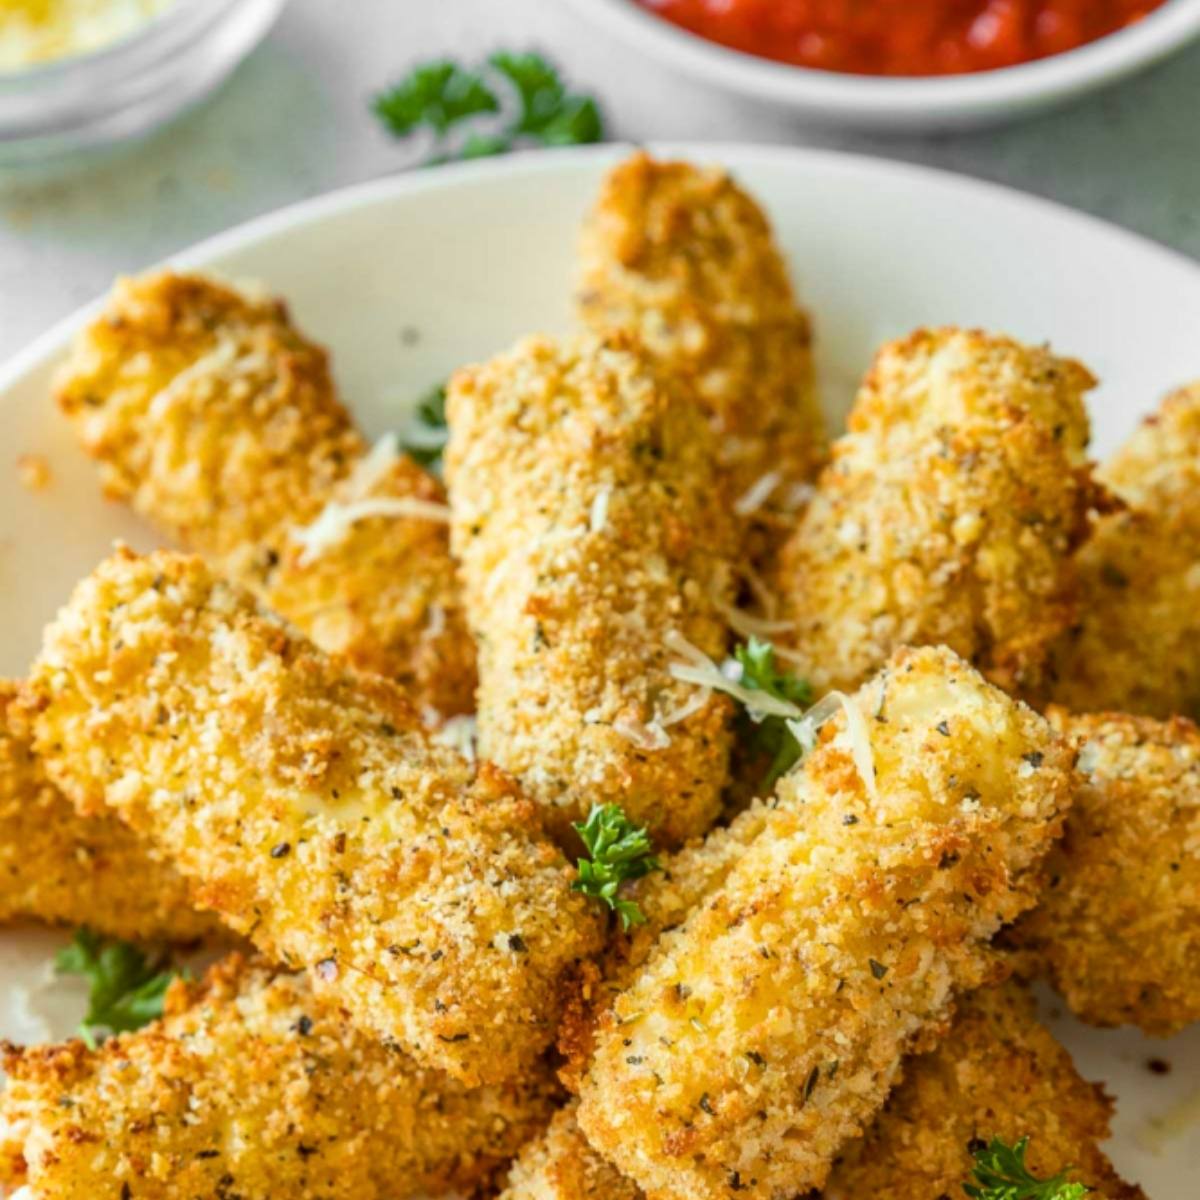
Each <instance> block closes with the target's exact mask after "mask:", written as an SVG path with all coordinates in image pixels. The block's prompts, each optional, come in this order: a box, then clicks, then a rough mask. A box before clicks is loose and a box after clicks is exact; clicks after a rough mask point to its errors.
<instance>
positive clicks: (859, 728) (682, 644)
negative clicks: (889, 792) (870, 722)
mask: <svg viewBox="0 0 1200 1200" xmlns="http://www.w3.org/2000/svg"><path fill="white" fill-rule="evenodd" d="M665 641H666V644H667V648H668V649H670V650H674V651H675V652H676V653H678V654H681V655H683V656H684V657H685V658H686V659H687V661H686V662H674V663H671V664H670V666H669V668H668V670H669V671H670V673H671V677H672V678H673V679H678V680H680V681H681V682H683V683H693V684H695V685H696V686H698V687H701V688H703V689H704V692H703V697H704V699H707V697H708V695H709V693H710V691H714V690H715V691H720V692H725V693H726V694H727V695H730V696H732V697H733V698H734V699H735V700H737V701H738V702H739V703H740V704H741V705H742V706H743V707H744V708H745V710H746V714H747V716H749V717H750V719H751V720H752V721H761V720H763V719H764V718H765V717H782V718H783V719H784V720H785V721H786V722H787V727H788V729H789V730H790V731H791V734H792V736H793V737H794V738H795V739H796V741H797V742H799V743H800V745H801V747H803V749H804V752H805V754H807V753H808V752H809V751H810V750H811V749H812V748H813V747H814V746H815V745H816V744H817V733H818V731H819V730H820V728H821V726H822V725H824V724H825V722H826V721H828V720H829V719H830V718H831V717H834V716H836V715H837V712H838V709H839V708H840V709H841V710H842V711H843V712H844V713H845V714H846V730H845V732H846V737H847V739H848V740H849V743H850V756H851V758H852V759H853V760H854V768H855V770H856V771H857V772H858V775H859V778H860V779H861V780H862V781H863V785H864V786H865V787H866V789H867V795H868V796H870V797H871V799H872V800H878V799H879V792H878V790H877V788H876V783H875V755H874V752H873V750H872V749H871V735H870V731H869V730H868V729H867V722H866V718H864V717H863V715H862V713H861V712H860V711H859V708H858V705H857V704H855V703H854V701H853V700H852V699H851V698H850V697H849V696H847V695H845V693H843V692H830V693H829V694H828V695H826V696H823V697H822V698H821V699H820V700H818V701H817V703H816V704H814V705H813V706H812V707H811V708H810V709H808V710H807V711H805V710H804V709H802V708H801V707H800V706H799V705H798V704H793V703H791V701H789V700H781V699H779V698H778V697H777V696H771V695H769V694H768V693H766V692H763V691H760V690H758V689H757V688H746V687H742V685H741V682H740V681H741V678H742V666H741V663H739V662H737V661H736V660H735V659H726V660H725V662H723V663H722V664H721V665H720V666H718V665H717V664H716V663H715V662H713V660H712V659H711V658H709V657H708V655H707V654H705V653H704V651H703V650H701V649H700V648H699V647H697V646H693V645H692V643H691V642H689V641H688V640H687V638H685V637H684V636H683V635H682V634H681V633H679V632H678V631H676V630H672V631H671V632H670V633H669V634H667V636H666V639H665ZM777 653H778V652H777Z"/></svg>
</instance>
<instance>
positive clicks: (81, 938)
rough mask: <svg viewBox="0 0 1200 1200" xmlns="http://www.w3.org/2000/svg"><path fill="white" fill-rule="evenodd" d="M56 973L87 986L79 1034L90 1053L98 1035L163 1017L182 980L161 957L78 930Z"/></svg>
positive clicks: (124, 1030) (61, 954)
mask: <svg viewBox="0 0 1200 1200" xmlns="http://www.w3.org/2000/svg"><path fill="white" fill-rule="evenodd" d="M54 967H55V970H56V971H58V973H59V974H60V975H82V976H83V977H84V978H85V979H87V981H88V983H89V985H90V990H89V994H88V1011H87V1015H86V1016H85V1017H84V1018H83V1021H82V1022H81V1024H80V1026H79V1034H80V1036H81V1037H82V1038H83V1040H84V1041H85V1042H86V1043H87V1045H88V1047H89V1048H91V1049H93V1050H94V1049H95V1048H96V1044H97V1042H98V1040H99V1039H98V1038H97V1036H96V1034H97V1030H106V1031H107V1032H109V1033H127V1032H129V1031H131V1030H134V1029H141V1028H142V1026H143V1025H148V1024H149V1023H150V1022H151V1021H154V1020H157V1019H158V1018H159V1017H161V1016H162V1012H163V997H164V996H165V995H166V991H167V987H168V985H169V984H170V982H171V980H172V979H174V978H175V977H176V976H177V975H179V974H180V972H179V971H178V970H176V969H175V968H174V967H172V966H170V964H169V963H168V962H167V960H166V958H165V957H163V956H162V955H147V954H146V953H145V952H144V951H142V950H140V949H139V948H138V947H137V946H134V945H133V944H132V943H130V942H123V941H119V940H116V939H113V940H108V939H104V938H101V937H100V936H99V935H98V934H95V933H93V932H92V931H91V930H90V929H86V928H83V929H78V930H76V932H75V937H74V940H73V941H72V942H71V944H70V945H69V946H65V947H64V948H63V949H62V950H60V951H59V952H58V954H57V955H56V956H55V959H54Z"/></svg>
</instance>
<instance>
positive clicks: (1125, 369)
mask: <svg viewBox="0 0 1200 1200" xmlns="http://www.w3.org/2000/svg"><path fill="white" fill-rule="evenodd" d="M654 149H655V150H656V151H660V152H662V153H665V154H676V155H679V156H681V157H687V158H690V159H693V160H695V161H699V162H713V161H715V162H721V163H724V164H726V165H727V166H729V167H730V168H731V169H732V170H733V171H734V172H735V173H736V174H737V176H738V178H739V179H740V180H741V181H742V182H743V183H744V184H745V185H746V186H747V187H749V188H750V189H751V190H752V191H753V192H754V193H755V194H756V195H757V196H758V197H759V198H760V199H761V201H762V202H763V204H764V205H765V206H766V207H767V209H768V211H769V213H770V216H771V218H772V221H773V223H774V225H775V228H776V232H777V235H778V238H779V241H780V244H781V246H782V247H783V249H784V252H785V254H786V255H787V258H788V261H789V263H790V265H791V268H792V272H793V274H794V276H795V279H796V282H797V285H798V287H799V290H800V293H801V295H802V297H803V299H804V301H805V303H806V304H808V305H809V306H810V307H811V308H812V310H813V312H814V314H815V317H816V330H817V349H818V354H817V365H818V372H819V375H820V381H821V387H822V393H823V398H824V399H825V401H826V404H827V406H828V408H829V410H830V416H831V418H832V419H833V420H834V421H835V422H836V421H838V419H839V417H840V413H841V411H842V410H843V409H844V401H845V397H846V396H847V394H848V392H849V390H850V388H851V387H852V386H853V381H854V380H856V379H857V378H858V377H859V376H860V375H861V374H862V372H863V370H864V368H865V367H866V365H867V362H868V360H869V357H870V354H871V352H872V350H873V349H874V348H875V346H876V345H877V344H878V342H880V341H881V340H883V339H884V338H888V337H892V336H895V335H897V334H900V333H902V332H904V331H906V330H908V329H911V328H913V327H914V326H917V325H922V324H940V323H945V322H957V323H960V324H965V325H980V326H984V327H988V328H992V329H997V330H1004V331H1007V332H1010V333H1012V334H1014V335H1016V336H1017V337H1021V338H1023V339H1026V340H1029V341H1041V340H1049V341H1051V342H1052V343H1053V345H1054V347H1055V349H1056V350H1058V351H1060V352H1062V353H1068V354H1074V355H1078V356H1079V357H1081V358H1083V359H1084V360H1085V361H1086V362H1087V363H1088V364H1089V365H1090V366H1091V367H1092V368H1093V369H1094V370H1095V371H1096V372H1097V374H1099V376H1100V377H1101V380H1102V386H1101V387H1100V388H1099V389H1098V390H1097V391H1096V392H1095V393H1094V396H1093V397H1092V402H1091V405H1090V407H1091V414H1092V420H1093V428H1094V432H1095V438H1094V443H1095V449H1096V452H1097V453H1098V454H1101V455H1103V454H1106V453H1108V452H1109V451H1110V450H1111V449H1112V448H1113V447H1114V446H1115V445H1116V444H1117V443H1118V442H1119V441H1120V440H1121V439H1122V438H1124V437H1125V436H1126V434H1128V433H1129V432H1130V430H1131V429H1132V428H1133V427H1134V425H1135V424H1136V422H1137V420H1138V419H1139V417H1141V416H1142V415H1143V414H1144V413H1146V412H1148V411H1149V410H1151V409H1152V408H1153V407H1154V406H1155V405H1156V404H1157V403H1158V400H1159V398H1160V396H1161V395H1162V393H1163V392H1165V391H1166V390H1167V389H1168V388H1171V387H1173V386H1176V385H1178V384H1180V383H1183V382H1184V381H1185V380H1187V379H1191V378H1196V377H1198V376H1200V342H1198V341H1197V338H1196V330H1197V329H1200V267H1197V266H1196V264H1194V263H1192V262H1190V261H1188V260H1187V259H1184V258H1182V257H1181V256H1179V255H1175V254H1172V253H1171V252H1170V251H1167V250H1164V249H1162V248H1161V247H1159V246H1155V245H1154V244H1152V243H1150V242H1147V241H1145V240H1143V239H1141V238H1138V237H1135V236H1134V235H1132V234H1128V233H1124V232H1122V231H1121V230H1119V229H1115V228H1113V227H1112V226H1109V225H1105V224H1103V223H1102V222H1100V221H1097V220H1095V219H1093V218H1091V217H1086V216H1082V215H1080V214H1078V213H1073V212H1071V211H1069V210H1067V209H1064V208H1060V207H1058V206H1056V205H1053V204H1050V203H1048V202H1046V201H1043V200H1036V199H1033V198H1031V197H1028V196H1022V195H1019V194H1018V193H1015V192H1010V191H1007V190H1005V189H1003V188H999V187H995V186H993V185H989V184H982V183H977V182H974V181H972V180H967V179H961V178H958V177H956V176H953V175H946V174H942V173H939V172H934V171H929V170H925V169H922V168H918V167H911V166H905V165H901V164H895V163H883V162H879V161H876V160H873V159H867V158H857V157H851V156H845V155H837V154H829V153H818V152H813V151H804V152H802V151H796V150H789V149H783V148H750V147H744V146H742V147H738V146H695V145H693V146H666V147H661V148H659V147H655V148H654ZM627 151H628V148H623V147H612V146H604V147H595V148H588V149H583V150H559V151H539V152H537V153H535V154H531V155H521V156H514V157H509V158H506V159H501V160H491V161H488V162H479V163H468V164H463V165H457V166H452V167H444V168H438V169H430V170H425V171H417V172H412V173H409V174H405V175H401V176H398V177H395V178H390V179H383V180H379V181H377V182H373V183H369V184H365V185H362V186H359V187H355V188H350V189H347V190H345V191H341V192H336V193H334V194H332V195H329V196H323V197H320V198H318V199H314V200H306V201H304V202H303V203H301V204H298V205H296V206H294V207H292V208H288V209H285V210H283V211H282V212H278V213H274V214H271V215H270V216H266V217H263V218H260V219H259V220H256V221H253V222H251V223H250V224H249V225H245V226H242V227H241V228H239V229H236V230H233V231H232V232H230V233H226V234H223V235H221V236H220V237H218V238H215V239H213V240H211V241H208V242H205V243H203V244H202V245H200V246H197V247H194V248H193V249H191V250H189V251H187V252H186V253H185V254H182V255H180V256H179V258H178V259H177V260H176V261H177V263H178V264H179V265H181V266H187V267H193V268H213V269H216V270H218V271H220V272H223V273H225V274H227V275H231V276H234V277H241V278H249V279H258V280H261V281H262V282H263V283H264V284H266V285H267V286H268V287H269V288H271V289H272V290H273V291H276V292H278V293H279V294H280V295H282V296H283V297H285V298H286V299H287V301H288V304H289V307H290V308H291V309H292V312H293V313H294V315H295V318H296V320H297V321H298V323H299V324H300V326H301V327H302V328H303V329H304V330H305V331H307V332H308V333H309V334H311V335H312V336H313V337H314V338H317V339H319V340H320V341H322V342H324V343H325V344H327V345H329V346H330V347H331V348H332V350H333V370H334V375H335V377H336V379H337V381H338V385H339V387H340V388H341V390H342V393H343V395H344V396H345V398H346V402H347V403H348V404H349V405H350V407H351V408H352V410H353V412H354V414H355V416H356V417H357V418H358V419H359V420H360V422H361V423H362V425H363V427H364V429H365V430H366V431H367V432H368V433H369V434H370V435H372V436H378V435H380V434H381V433H383V432H384V431H386V430H389V429H396V428H397V427H399V425H400V424H402V423H403V421H404V419H405V416H406V415H407V412H408V411H410V410H411V407H412V405H413V403H414V402H415V401H416V399H417V397H419V396H420V395H421V393H423V392H424V391H425V390H426V389H427V388H428V386H429V385H430V384H431V383H433V382H435V381H437V380H440V379H443V378H445V376H446V375H447V373H448V372H449V371H450V370H452V369H453V368H454V367H456V366H458V365H460V364H462V363H463V362H466V361H469V360H474V359H478V358H480V357H482V356H486V355H489V354H491V353H493V352H495V351H496V350H498V349H500V348H502V347H504V346H506V345H508V344H509V343H511V342H512V341H513V340H514V339H515V338H517V337H518V336H520V335H521V334H523V333H528V332H530V331H533V330H537V329H546V330H550V331H554V330H557V329H560V328H563V327H566V326H567V325H568V324H569V321H570V305H569V297H570V292H571V285H572V280H573V274H574V270H575V261H574V255H575V244H576V235H577V230H578V225H579V221H580V218H581V217H582V215H583V212H584V210H585V208H586V207H587V206H588V205H589V204H590V203H591V201H592V198H593V197H594V195H595V192H596V188H597V185H598V183H599V180H600V176H601V173H602V172H603V171H604V169H605V168H606V167H607V166H609V165H610V164H611V163H612V162H613V161H615V160H616V159H617V158H618V157H619V156H620V155H622V154H625V153H627ZM93 314H94V306H93V307H90V308H89V309H86V310H84V311H82V312H80V313H77V314H75V316H73V317H71V318H70V319H69V320H67V321H64V322H63V323H61V324H60V325H58V326H57V327H56V328H54V329H52V330H51V331H50V332H48V333H47V334H45V335H44V336H43V337H42V338H40V339H39V340H38V341H37V342H35V343H34V344H33V345H32V346H30V347H29V348H28V349H27V350H25V351H24V352H23V353H21V354H20V355H18V356H17V358H16V359H14V360H13V361H11V362H10V363H8V364H6V365H5V366H3V367H0V428H2V429H3V432H4V451H3V453H4V456H5V457H4V458H3V459H2V460H0V468H2V469H0V674H4V675H11V676H19V675H20V674H22V673H23V672H24V671H25V670H27V668H28V664H29V661H30V658H31V657H32V655H33V653H34V651H35V649H36V647H37V646H38V644H39V642H40V640H41V627H42V625H43V623H44V622H45V621H46V620H47V619H49V617H50V616H51V614H52V613H53V612H54V611H55V609H56V607H57V606H58V605H59V604H61V603H63V601H64V600H65V599H66V597H67V595H68V593H69V591H70V589H71V587H72V586H73V584H74V583H75V582H76V581H77V580H78V579H79V578H80V577H81V576H83V575H84V574H85V573H86V572H87V571H89V570H90V569H91V568H92V567H93V566H95V564H96V563H97V562H98V561H99V560H100V558H102V557H103V556H104V555H105V554H106V553H107V552H108V550H109V548H110V546H111V544H112V540H113V539H114V538H117V537H122V538H125V539H126V540H127V541H129V542H130V543H131V544H133V545H135V546H137V547H139V548H149V547H150V546H153V545H154V544H155V541H156V539H155V537H154V536H153V534H152V533H151V532H150V531H149V530H148V529H147V528H146V527H145V526H144V525H142V524H141V523H140V522H139V521H138V520H137V519H136V518H135V517H134V516H133V515H132V514H131V513H130V512H129V511H128V510H127V509H125V508H124V507H122V506H120V505H116V504H105V503H103V502H102V501H100V499H99V485H98V481H97V477H96V470H95V464H94V463H92V462H90V461H88V459H87V458H86V457H85V456H84V455H83V453H82V451H81V450H80V449H79V447H78V445H77V443H76V439H75V438H74V436H73V435H72V432H71V430H70V429H69V428H68V426H67V423H66V421H65V419H64V418H63V417H62V415H61V414H60V413H59V412H58V411H57V410H56V408H55V406H54V404H53V402H52V401H51V399H50V394H49V382H50V375H51V372H52V369H53V367H54V365H55V364H56V363H57V362H58V361H59V359H60V358H61V356H62V354H63V352H64V350H65V348H66V346H67V344H68V342H69V340H70V338H71V337H72V335H73V334H74V333H75V331H76V330H77V329H78V328H79V327H80V326H81V325H82V324H83V322H84V321H85V320H87V319H88V318H89V316H91V315H93ZM22 453H32V454H38V455H41V456H43V457H44V458H45V459H46V461H47V463H48V465H49V466H50V468H51V471H52V476H53V478H52V482H51V484H50V486H49V487H47V488H46V489H45V490H44V491H40V492H30V491H27V490H25V489H24V488H22V486H21V485H20V483H19V481H18V473H17V471H16V470H15V469H13V465H12V464H13V459H14V458H15V456H17V455H18V454H22ZM60 941H61V937H60V936H58V935H49V934H45V935H38V936H35V935H34V934H32V933H30V934H27V935H24V936H18V935H17V934H16V933H14V932H12V931H3V932H0V1037H5V1036H7V1037H13V1038H18V1039H19V1038H21V1037H22V1036H27V1035H28V1034H29V1032H30V1031H29V1029H28V1028H27V1027H23V1026H21V1025H20V1024H19V1023H18V1022H15V1021H14V1020H13V1018H12V1014H11V1013H10V1014H8V1016H6V1014H5V1006H4V1004H3V998H4V996H5V994H6V993H7V994H11V995H15V994H18V993H17V992H16V991H15V990H13V989H14V985H16V984H18V983H22V984H24V985H26V986H32V987H36V986H37V984H38V981H39V979H40V978H41V971H42V970H43V968H44V964H45V956H46V954H47V953H48V952H49V951H51V950H52V949H53V947H54V946H55V945H57V944H59V943H60ZM78 1016H79V1013H75V1014H73V1015H72V1014H69V1013H68V1014H65V1017H66V1020H65V1025H64V1026H62V1027H60V1028H59V1032H62V1031H63V1029H64V1028H66V1029H69V1028H70V1025H71V1021H72V1019H77V1018H78ZM1053 1027H1054V1029H1055V1031H1056V1033H1057V1034H1058V1035H1059V1036H1060V1037H1061V1038H1062V1039H1063V1041H1064V1042H1065V1043H1066V1045H1067V1046H1068V1048H1069V1049H1070V1050H1071V1052H1072V1054H1074V1055H1075V1058H1076V1061H1077V1063H1078V1065H1079V1068H1080V1070H1081V1071H1082V1072H1083V1073H1084V1074H1085V1075H1086V1076H1087V1077H1088V1078H1090V1079H1095V1080H1105V1081H1106V1082H1107V1083H1108V1085H1109V1088H1110V1090H1111V1091H1112V1092H1113V1093H1114V1094H1115V1095H1116V1097H1117V1101H1118V1113H1117V1119H1116V1122H1115V1126H1114V1132H1115V1137H1114V1139H1113V1142H1112V1145H1111V1152H1112V1154H1113V1157H1114V1158H1115V1160H1116V1162H1117V1164H1118V1166H1119V1167H1120V1168H1121V1170H1122V1171H1123V1172H1125V1173H1126V1174H1127V1175H1128V1176H1129V1177H1131V1178H1135V1179H1138V1180H1140V1182H1141V1183H1142V1184H1143V1186H1144V1187H1145V1188H1146V1190H1147V1192H1149V1194H1150V1195H1152V1196H1154V1198H1155V1200H1195V1197H1196V1180H1197V1179H1200V1138H1197V1137H1195V1136H1194V1135H1192V1134H1191V1133H1190V1132H1189V1131H1188V1130H1187V1129H1186V1128H1184V1127H1183V1126H1182V1125H1180V1124H1179V1122H1178V1121H1176V1122H1174V1123H1172V1122H1171V1121H1170V1120H1168V1121H1167V1122H1166V1125H1167V1131H1166V1132H1162V1133H1155V1132H1154V1130H1153V1127H1152V1125H1151V1124H1150V1123H1151V1122H1152V1121H1153V1119H1154V1118H1156V1117H1161V1116H1163V1115H1164V1114H1169V1113H1171V1112H1172V1111H1175V1110H1177V1109H1178V1106H1179V1105H1180V1104H1181V1102H1184V1101H1186V1099H1187V1098H1188V1097H1189V1096H1192V1095H1194V1094H1195V1091H1196V1087H1197V1081H1198V1080H1200V1025H1197V1026H1194V1027H1193V1028H1191V1029H1189V1030H1187V1031H1186V1032H1184V1033H1182V1034H1180V1035H1178V1036H1177V1037H1174V1038H1171V1039H1169V1040H1167V1041H1162V1040H1156V1041H1152V1040H1150V1039H1147V1038H1144V1037H1142V1036H1141V1035H1140V1034H1138V1033H1137V1032H1136V1031H1134V1030H1128V1029H1123V1030H1098V1029H1087V1028H1084V1027H1083V1026H1081V1025H1079V1024H1078V1023H1077V1022H1074V1021H1072V1020H1070V1019H1068V1018H1063V1017H1060V1018H1058V1019H1056V1020H1055V1021H1054V1022H1053ZM1151 1057H1160V1058H1165V1059H1168V1060H1169V1061H1170V1062H1171V1063H1172V1065H1173V1068H1174V1069H1173V1070H1172V1072H1171V1074H1170V1075H1168V1076H1165V1077H1164V1076H1160V1075H1156V1074H1152V1073H1151V1072H1150V1071H1148V1070H1146V1068H1145V1065H1144V1064H1145V1062H1146V1060H1147V1059H1148V1058H1151ZM1175 1126H1179V1127H1178V1128H1175ZM1172 1129H1174V1136H1172V1135H1171V1132H1170V1131H1171V1130H1172Z"/></svg>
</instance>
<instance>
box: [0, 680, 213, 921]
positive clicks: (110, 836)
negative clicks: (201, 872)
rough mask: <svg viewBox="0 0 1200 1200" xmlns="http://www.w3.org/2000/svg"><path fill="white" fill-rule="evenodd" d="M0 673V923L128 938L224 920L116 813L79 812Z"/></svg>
mask: <svg viewBox="0 0 1200 1200" xmlns="http://www.w3.org/2000/svg"><path fill="white" fill-rule="evenodd" d="M16 690H17V685H16V684H13V683H9V682H7V681H3V680H0V923H8V922H11V921H17V920H36V921H44V922H46V923H47V924H50V925H87V926H88V927H90V928H91V929H94V930H96V931H97V932H98V933H102V934H105V935H106V936H108V937H116V938H127V939H129V940H131V941H168V942H190V941H194V940H195V939H196V938H199V937H203V936H204V935H205V934H208V933H213V932H215V931H216V930H217V929H218V928H219V923H218V922H217V919H216V918H215V917H214V916H213V915H212V914H210V913H200V912H197V911H196V910H195V908H194V907H193V905H192V903H191V901H190V899H189V897H188V888H187V883H186V882H185V881H184V879H183V877H182V876H181V875H179V874H178V873H177V872H176V871H175V870H174V869H173V868H171V867H169V866H167V865H165V864H164V863H159V862H155V861H154V859H152V858H151V857H150V856H149V854H148V853H147V852H146V849H145V847H144V846H143V845H142V843H141V842H140V841H139V840H138V838H137V837H136V836H135V835H134V834H133V833H131V832H130V831H129V830H128V829H126V828H125V826H124V825H122V824H121V822H120V821H118V820H117V818H116V817H114V816H112V815H110V814H103V815H100V816H95V817H81V816H79V815H78V814H77V813H76V812H75V809H74V808H72V807H71V803H70V801H69V800H67V798H66V797H65V796H64V795H63V794H62V793H61V792H60V791H59V790H58V789H57V788H56V787H54V785H53V784H51V783H50V782H49V781H48V780H47V779H46V776H45V773H44V772H43V770H42V767H41V764H40V763H39V762H38V759H37V756H36V755H35V754H34V752H33V747H32V746H31V745H30V744H29V742H28V740H27V739H26V738H24V737H21V736H20V735H18V734H17V733H16V732H15V731H14V730H13V729H12V728H10V726H9V722H8V718H7V716H6V709H7V708H8V705H9V703H10V702H11V701H12V700H13V698H14V697H15V695H16Z"/></svg>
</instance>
